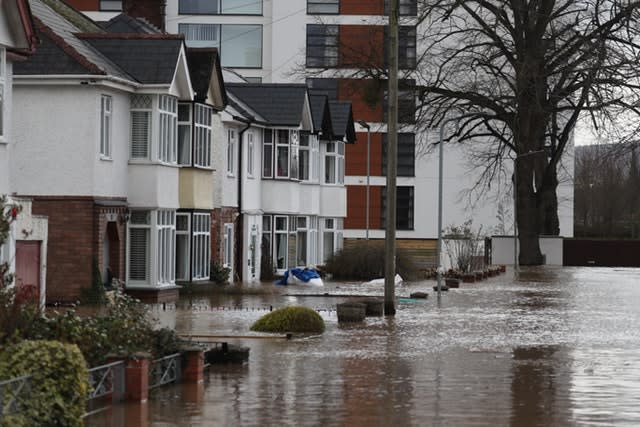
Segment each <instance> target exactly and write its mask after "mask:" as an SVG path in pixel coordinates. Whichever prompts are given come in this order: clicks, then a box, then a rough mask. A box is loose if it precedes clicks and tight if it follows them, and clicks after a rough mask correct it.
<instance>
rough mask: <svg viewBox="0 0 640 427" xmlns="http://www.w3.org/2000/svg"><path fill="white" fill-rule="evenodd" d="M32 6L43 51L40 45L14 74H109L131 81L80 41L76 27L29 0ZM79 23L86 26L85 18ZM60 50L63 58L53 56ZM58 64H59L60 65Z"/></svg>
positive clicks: (39, 1) (40, 2)
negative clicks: (76, 34)
mask: <svg viewBox="0 0 640 427" xmlns="http://www.w3.org/2000/svg"><path fill="white" fill-rule="evenodd" d="M48 2H51V0H48ZM58 3H59V2H58ZM29 4H30V6H31V11H32V14H33V20H34V23H35V26H36V32H37V34H38V38H40V39H41V40H42V41H43V43H42V49H41V46H37V48H36V51H35V53H34V54H33V55H32V56H31V58H30V60H29V61H25V62H18V63H16V64H15V68H14V72H15V74H17V75H21V74H41V75H47V74H78V73H81V74H96V75H105V74H110V75H113V76H116V77H119V78H123V79H130V77H129V76H128V75H127V73H125V72H124V71H123V70H121V69H120V68H118V67H117V66H116V65H115V64H113V63H112V62H111V61H109V60H108V59H107V58H105V57H104V56H103V55H101V54H100V52H98V51H97V50H96V49H94V48H92V47H91V46H90V45H88V44H87V43H85V42H83V41H82V40H80V39H78V38H77V37H76V36H75V35H74V34H75V33H78V32H79V31H80V29H79V28H78V27H77V26H75V25H74V24H72V23H71V22H70V21H68V20H67V19H65V18H63V17H62V16H61V15H59V14H58V13H57V12H56V11H54V10H53V9H52V8H51V7H49V6H48V5H46V4H44V2H43V1H41V0H30V2H29ZM65 10H66V9H65ZM67 12H68V13H71V12H73V10H72V9H69V11H67ZM79 22H83V23H84V22H85V20H84V18H83V19H80V20H79ZM87 27H88V25H87ZM52 45H53V46H52ZM60 51H62V52H63V53H64V54H63V55H62V56H60V57H54V56H53V55H57V54H60ZM58 61H59V62H60V63H57V62H58Z"/></svg>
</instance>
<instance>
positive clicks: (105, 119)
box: [100, 94, 113, 160]
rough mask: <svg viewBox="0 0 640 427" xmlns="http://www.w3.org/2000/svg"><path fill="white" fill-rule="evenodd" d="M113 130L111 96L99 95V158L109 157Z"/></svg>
mask: <svg viewBox="0 0 640 427" xmlns="http://www.w3.org/2000/svg"><path fill="white" fill-rule="evenodd" d="M112 132H113V97H112V96H111V95H104V94H102V95H100V158H101V159H105V160H110V159H111V135H112Z"/></svg>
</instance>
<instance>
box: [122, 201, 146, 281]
mask: <svg viewBox="0 0 640 427" xmlns="http://www.w3.org/2000/svg"><path fill="white" fill-rule="evenodd" d="M150 216H151V213H150V211H132V212H131V217H130V220H129V239H128V242H129V266H128V268H127V271H128V272H129V281H131V282H140V283H145V284H146V283H148V282H149V264H150V263H149V261H150V257H149V254H150V240H149V238H150V233H151V217H150Z"/></svg>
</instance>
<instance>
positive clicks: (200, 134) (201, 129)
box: [193, 104, 213, 168]
mask: <svg viewBox="0 0 640 427" xmlns="http://www.w3.org/2000/svg"><path fill="white" fill-rule="evenodd" d="M212 114H213V108H211V107H210V106H208V105H203V104H195V114H194V116H195V117H194V119H195V127H194V139H195V141H194V148H193V165H194V166H201V167H205V168H209V167H211V133H212V128H211V124H212Z"/></svg>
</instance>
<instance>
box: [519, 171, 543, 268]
mask: <svg viewBox="0 0 640 427" xmlns="http://www.w3.org/2000/svg"><path fill="white" fill-rule="evenodd" d="M534 169H535V167H534V163H533V162H526V161H525V162H522V161H519V162H516V173H517V174H518V175H517V177H518V186H517V189H516V194H517V199H516V205H517V210H518V215H517V216H518V221H517V222H518V242H519V244H520V250H519V251H518V254H519V255H518V263H519V264H520V265H540V264H542V252H540V243H539V241H538V235H539V231H538V230H539V222H540V221H539V220H540V217H539V216H538V200H537V197H536V193H535V192H534V191H533V190H534V188H533V178H534V172H533V171H534Z"/></svg>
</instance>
